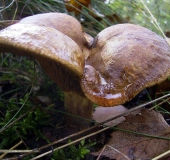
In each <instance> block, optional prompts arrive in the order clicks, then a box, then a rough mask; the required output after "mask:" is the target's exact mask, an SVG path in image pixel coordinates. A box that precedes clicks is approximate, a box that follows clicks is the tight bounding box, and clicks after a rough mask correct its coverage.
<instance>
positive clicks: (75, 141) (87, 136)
mask: <svg viewBox="0 0 170 160" xmlns="http://www.w3.org/2000/svg"><path fill="white" fill-rule="evenodd" d="M109 128H110V127H106V128H103V129H101V130H99V131H96V132H93V133H91V134H88V135H86V136H84V137H81V138H79V139H76V140H74V141H72V142H69V143H67V144H64V145H62V146H60V147H57V148H55V149H53V150H50V151H48V152H45V153H43V154H40V155H39V156H37V157H34V158H32V159H31V160H36V159H39V158H41V157H44V156H45V155H47V154H50V153H52V152H54V151H57V150H59V149H62V148H65V147H67V146H70V145H72V144H74V143H77V142H79V141H81V140H83V139H86V138H89V137H91V136H94V135H96V134H98V133H100V132H103V131H105V130H107V129H109Z"/></svg>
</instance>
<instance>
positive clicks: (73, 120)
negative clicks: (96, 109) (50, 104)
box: [64, 92, 93, 128]
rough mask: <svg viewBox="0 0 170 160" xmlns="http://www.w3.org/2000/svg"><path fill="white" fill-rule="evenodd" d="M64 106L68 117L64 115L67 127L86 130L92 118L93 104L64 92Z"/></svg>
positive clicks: (74, 94) (71, 93) (78, 96)
mask: <svg viewBox="0 0 170 160" xmlns="http://www.w3.org/2000/svg"><path fill="white" fill-rule="evenodd" d="M64 95H65V100H64V105H65V109H66V111H67V112H68V113H69V114H70V115H66V117H65V121H66V124H68V125H75V124H76V125H78V126H79V127H80V128H84V127H85V128H86V127H88V125H89V124H90V121H88V120H86V119H89V120H90V119H91V118H92V111H93V103H92V102H91V101H90V100H89V99H87V98H86V97H85V96H83V95H79V94H76V93H74V92H64Z"/></svg>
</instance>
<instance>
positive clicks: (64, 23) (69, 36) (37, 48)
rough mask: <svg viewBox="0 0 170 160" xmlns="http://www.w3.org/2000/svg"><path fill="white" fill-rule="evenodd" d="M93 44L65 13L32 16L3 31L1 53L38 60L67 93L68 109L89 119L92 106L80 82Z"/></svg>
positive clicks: (77, 23)
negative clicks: (90, 46)
mask: <svg viewBox="0 0 170 160" xmlns="http://www.w3.org/2000/svg"><path fill="white" fill-rule="evenodd" d="M86 39H87V40H86ZM92 41H93V38H92V37H91V36H89V35H88V34H86V33H84V31H83V29H82V26H81V24H80V23H79V22H78V21H77V20H76V19H75V18H73V17H71V16H68V15H66V14H62V13H47V14H38V15H35V16H30V17H27V18H24V19H23V20H21V21H20V22H19V23H17V24H14V25H11V26H9V27H8V28H6V29H4V30H2V31H0V51H1V52H10V53H14V54H18V55H22V56H29V57H33V58H35V59H36V60H37V61H38V62H39V63H40V65H41V66H42V67H43V69H44V70H45V72H46V73H47V74H48V75H49V76H50V77H51V79H53V80H54V81H55V83H57V84H58V86H59V87H60V88H61V89H62V90H63V91H64V94H65V102H64V103H65V108H66V110H67V111H68V112H69V113H70V114H73V115H77V116H81V117H84V118H88V119H89V118H91V115H92V105H93V103H92V102H91V101H90V100H88V99H87V98H86V97H85V96H84V94H83V92H82V90H81V87H80V80H81V78H82V76H83V72H84V65H85V59H86V57H88V54H89V53H90V52H89V49H88V48H89V45H90V43H92ZM66 119H67V120H66V121H67V122H66V123H69V124H72V123H73V124H74V123H81V122H82V123H83V121H77V120H76V118H75V119H74V118H69V116H68V117H67V118H66Z"/></svg>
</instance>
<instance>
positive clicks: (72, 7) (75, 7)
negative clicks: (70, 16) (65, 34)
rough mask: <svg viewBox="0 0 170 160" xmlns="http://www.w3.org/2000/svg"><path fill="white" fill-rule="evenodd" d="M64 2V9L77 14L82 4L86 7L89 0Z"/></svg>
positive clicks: (65, 0)
mask: <svg viewBox="0 0 170 160" xmlns="http://www.w3.org/2000/svg"><path fill="white" fill-rule="evenodd" d="M64 2H65V4H66V5H65V6H66V9H67V10H68V11H69V12H74V13H75V14H76V15H78V14H79V13H80V12H81V10H82V6H85V7H88V6H89V5H90V2H91V0H64Z"/></svg>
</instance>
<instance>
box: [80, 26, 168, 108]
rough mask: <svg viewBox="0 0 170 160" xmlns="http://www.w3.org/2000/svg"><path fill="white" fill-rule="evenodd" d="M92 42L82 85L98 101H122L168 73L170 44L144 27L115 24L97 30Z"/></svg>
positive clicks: (99, 103)
mask: <svg viewBox="0 0 170 160" xmlns="http://www.w3.org/2000/svg"><path fill="white" fill-rule="evenodd" d="M92 46H95V48H93V49H92V53H91V55H90V57H89V58H88V59H87V61H86V66H85V71H84V72H85V73H84V77H83V79H82V81H81V86H82V89H83V91H84V93H85V95H86V96H87V97H88V98H89V99H91V100H92V101H93V102H95V103H96V104H98V105H101V106H114V105H118V104H123V103H125V102H127V101H129V100H130V99H132V98H133V97H134V96H135V95H137V94H138V93H139V92H140V91H142V90H143V89H144V88H146V87H149V86H152V85H154V84H156V83H160V82H161V81H163V80H165V79H166V78H167V77H168V76H169V75H170V46H169V45H168V44H167V42H166V41H165V40H164V39H163V38H161V37H160V36H158V35H157V34H155V33H153V32H152V31H150V30H148V29H146V28H143V27H140V26H137V25H133V24H119V25H115V26H112V27H109V28H106V29H104V30H103V31H102V32H100V33H99V34H98V36H97V42H96V45H92Z"/></svg>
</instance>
